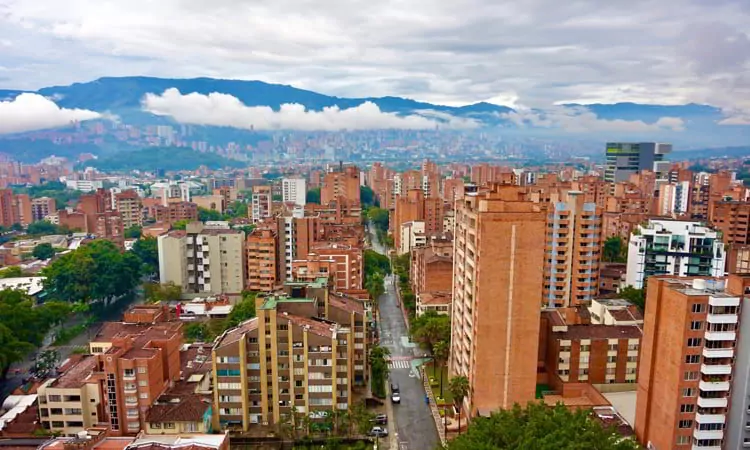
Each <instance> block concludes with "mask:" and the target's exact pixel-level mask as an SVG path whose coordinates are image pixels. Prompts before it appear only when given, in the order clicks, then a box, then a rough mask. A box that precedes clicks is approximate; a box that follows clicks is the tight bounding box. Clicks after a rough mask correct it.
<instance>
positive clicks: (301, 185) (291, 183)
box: [281, 178, 307, 206]
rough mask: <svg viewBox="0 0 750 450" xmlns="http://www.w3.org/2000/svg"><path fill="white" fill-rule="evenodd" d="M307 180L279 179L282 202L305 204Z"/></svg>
mask: <svg viewBox="0 0 750 450" xmlns="http://www.w3.org/2000/svg"><path fill="white" fill-rule="evenodd" d="M306 184H307V182H306V181H305V179H304V178H284V179H283V180H282V181H281V195H282V198H283V200H284V203H294V204H295V205H297V206H305V204H306V203H307V189H306V188H305V185H306Z"/></svg>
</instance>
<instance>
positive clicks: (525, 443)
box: [447, 402, 640, 450]
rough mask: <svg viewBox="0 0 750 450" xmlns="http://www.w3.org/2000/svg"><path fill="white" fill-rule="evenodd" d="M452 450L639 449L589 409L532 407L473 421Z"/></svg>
mask: <svg viewBox="0 0 750 450" xmlns="http://www.w3.org/2000/svg"><path fill="white" fill-rule="evenodd" d="M447 448H448V449H449V450H495V449H498V450H500V449H534V450H553V449H554V450H573V449H584V448H590V449H598V450H635V449H638V448H640V447H639V446H638V444H637V443H636V442H635V441H634V440H632V439H627V438H623V436H622V435H620V434H618V433H617V431H615V430H614V429H610V428H605V427H604V426H603V425H602V424H601V422H599V421H598V420H597V419H595V418H594V417H592V415H591V411H589V410H586V409H576V410H571V409H569V408H567V407H565V406H564V405H562V404H558V405H557V406H555V407H549V406H547V405H545V404H544V403H541V402H540V403H529V404H528V405H527V406H526V407H525V408H523V407H521V406H520V405H518V404H516V405H515V406H514V407H513V408H512V409H509V410H500V411H497V412H493V413H492V415H491V416H490V417H477V418H475V419H474V420H472V422H471V424H470V425H469V427H468V428H467V430H466V432H465V433H463V434H461V435H459V436H458V437H456V438H455V439H453V440H451V441H449V442H448V445H447Z"/></svg>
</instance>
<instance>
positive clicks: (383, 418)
mask: <svg viewBox="0 0 750 450" xmlns="http://www.w3.org/2000/svg"><path fill="white" fill-rule="evenodd" d="M370 422H373V423H376V424H378V425H385V424H387V423H388V416H387V415H385V414H378V415H377V416H375V417H374V418H373V419H372V420H370Z"/></svg>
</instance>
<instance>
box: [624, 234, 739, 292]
mask: <svg viewBox="0 0 750 450" xmlns="http://www.w3.org/2000/svg"><path fill="white" fill-rule="evenodd" d="M725 259H726V255H725V253H724V243H723V242H721V236H720V235H719V233H718V232H716V231H714V230H712V229H711V228H707V227H705V226H703V225H702V224H701V223H700V222H687V221H679V220H649V221H648V223H647V224H645V225H640V226H639V227H638V228H637V230H636V231H635V232H634V233H633V234H632V235H631V236H630V242H629V243H628V268H627V274H626V276H625V284H626V285H629V286H633V287H635V288H636V289H641V288H643V286H644V284H645V282H646V279H647V278H648V277H650V276H652V275H676V276H682V277H685V276H712V277H721V276H724V265H725Z"/></svg>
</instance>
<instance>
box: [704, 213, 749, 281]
mask: <svg viewBox="0 0 750 450" xmlns="http://www.w3.org/2000/svg"><path fill="white" fill-rule="evenodd" d="M709 216H710V217H711V218H712V221H711V224H712V225H713V226H714V227H715V228H716V230H717V231H720V232H721V237H722V240H723V241H724V244H725V245H726V250H727V264H726V270H727V272H729V273H750V202H737V201H721V202H714V203H713V204H712V205H711V211H710V213H709Z"/></svg>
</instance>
